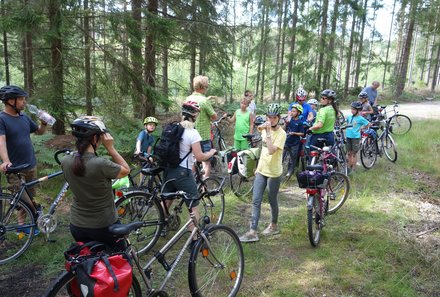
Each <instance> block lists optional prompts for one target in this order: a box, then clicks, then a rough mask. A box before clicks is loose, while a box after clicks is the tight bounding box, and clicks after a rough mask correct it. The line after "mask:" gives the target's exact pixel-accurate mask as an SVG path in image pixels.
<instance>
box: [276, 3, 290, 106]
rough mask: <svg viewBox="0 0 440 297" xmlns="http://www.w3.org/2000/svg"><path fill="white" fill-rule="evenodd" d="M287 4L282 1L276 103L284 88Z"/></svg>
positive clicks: (279, 99)
mask: <svg viewBox="0 0 440 297" xmlns="http://www.w3.org/2000/svg"><path fill="white" fill-rule="evenodd" d="M288 3H289V1H287V0H285V1H284V10H283V13H284V16H283V35H282V37H281V58H280V65H281V67H280V75H279V80H278V81H279V82H278V86H279V88H280V90H279V92H278V97H277V100H278V102H280V101H281V94H283V92H284V89H285V87H283V72H284V46H285V44H286V31H287V23H288V18H287V12H288V10H289V9H288Z"/></svg>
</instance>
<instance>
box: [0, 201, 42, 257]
mask: <svg viewBox="0 0 440 297" xmlns="http://www.w3.org/2000/svg"><path fill="white" fill-rule="evenodd" d="M12 201H13V197H12V196H9V195H4V196H0V264H4V263H6V262H9V261H11V260H13V259H16V258H18V257H19V256H21V254H23V253H24V252H25V251H26V250H27V249H28V247H29V245H30V244H31V242H32V240H33V238H34V235H35V232H37V231H36V228H37V227H36V224H35V218H34V215H33V213H32V211H31V209H30V208H29V206H27V204H26V203H24V202H23V201H21V200H20V201H18V202H17V204H16V205H15V206H13V205H12Z"/></svg>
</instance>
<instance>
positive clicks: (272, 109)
mask: <svg viewBox="0 0 440 297" xmlns="http://www.w3.org/2000/svg"><path fill="white" fill-rule="evenodd" d="M280 113H281V106H280V105H279V104H278V103H271V104H269V105H268V106H267V109H266V115H268V116H275V115H276V116H279V115H280Z"/></svg>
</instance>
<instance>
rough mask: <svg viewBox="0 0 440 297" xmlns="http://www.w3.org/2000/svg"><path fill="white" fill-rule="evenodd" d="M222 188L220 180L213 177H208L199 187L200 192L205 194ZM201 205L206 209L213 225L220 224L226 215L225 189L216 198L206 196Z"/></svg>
mask: <svg viewBox="0 0 440 297" xmlns="http://www.w3.org/2000/svg"><path fill="white" fill-rule="evenodd" d="M218 187H220V182H219V180H218V179H216V178H213V177H208V178H206V179H204V180H203V181H202V182H201V184H200V185H199V192H200V193H202V192H205V191H210V190H215V189H218ZM200 203H201V204H202V205H203V207H204V208H205V215H207V216H208V217H209V219H210V222H211V223H213V224H220V223H221V222H222V220H223V216H224V214H225V193H224V192H223V189H221V190H220V192H219V193H218V194H217V195H214V196H204V197H203V198H202V199H201V200H200Z"/></svg>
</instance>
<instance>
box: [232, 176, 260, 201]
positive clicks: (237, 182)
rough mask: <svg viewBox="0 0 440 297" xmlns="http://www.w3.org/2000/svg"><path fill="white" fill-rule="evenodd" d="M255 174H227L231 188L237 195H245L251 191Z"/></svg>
mask: <svg viewBox="0 0 440 297" xmlns="http://www.w3.org/2000/svg"><path fill="white" fill-rule="evenodd" d="M254 179H255V176H252V177H243V176H241V175H240V174H229V181H230V184H231V190H232V192H233V193H234V194H235V196H237V197H245V196H247V195H249V194H250V193H251V192H252V188H253V185H254Z"/></svg>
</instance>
